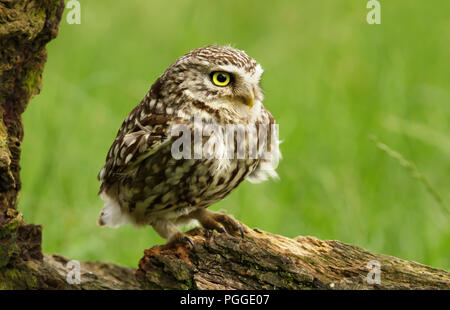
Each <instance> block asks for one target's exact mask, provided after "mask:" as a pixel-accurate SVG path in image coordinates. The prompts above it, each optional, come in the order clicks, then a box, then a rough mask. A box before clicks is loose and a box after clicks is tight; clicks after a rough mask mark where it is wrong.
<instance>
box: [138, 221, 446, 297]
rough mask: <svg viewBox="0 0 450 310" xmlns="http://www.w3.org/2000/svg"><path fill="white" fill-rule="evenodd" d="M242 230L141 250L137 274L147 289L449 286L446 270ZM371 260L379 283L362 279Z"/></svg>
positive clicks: (198, 235) (199, 234)
mask: <svg viewBox="0 0 450 310" xmlns="http://www.w3.org/2000/svg"><path fill="white" fill-rule="evenodd" d="M245 231H246V233H245V238H244V239H241V238H239V237H231V236H227V235H224V234H217V233H213V234H212V235H211V236H209V237H206V236H205V234H204V233H203V231H202V229H199V228H197V229H194V230H192V231H191V235H192V236H193V237H192V238H193V240H194V241H195V248H194V249H193V250H186V249H185V248H184V247H179V248H177V249H174V250H165V251H159V250H158V249H157V248H156V247H155V248H153V249H150V250H146V251H145V255H144V257H143V258H142V259H141V261H140V263H139V269H138V270H137V272H136V276H137V278H138V279H139V280H140V281H141V282H142V283H144V284H145V285H146V287H147V288H173V289H450V273H448V272H446V271H444V270H440V269H436V268H431V267H428V266H425V265H422V264H419V263H415V262H410V261H405V260H402V259H399V258H395V257H392V256H388V255H381V254H373V253H370V252H368V251H366V250H364V249H362V248H360V247H357V246H353V245H348V244H345V243H342V242H339V241H332V240H326V241H323V240H319V239H317V238H314V237H302V236H299V237H296V238H294V239H290V238H287V237H283V236H280V235H275V234H271V233H268V232H264V231H261V230H259V229H249V228H248V227H245ZM370 261H377V262H379V266H380V267H381V268H380V283H379V284H370V283H368V281H367V277H368V275H369V272H370V271H373V269H369V268H368V267H367V264H368V263H369V262H370ZM372 263H374V262H372ZM374 264H376V263H374ZM369 278H370V279H372V280H374V279H375V278H374V277H372V276H371V275H369ZM369 282H372V281H370V280H369ZM372 283H373V282H372Z"/></svg>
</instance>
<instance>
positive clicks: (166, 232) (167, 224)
mask: <svg viewBox="0 0 450 310" xmlns="http://www.w3.org/2000/svg"><path fill="white" fill-rule="evenodd" d="M152 227H153V229H154V230H155V231H156V232H157V233H158V234H159V235H160V236H161V237H162V238H164V239H166V240H167V242H166V243H165V244H163V245H161V246H159V248H161V249H172V248H175V247H176V246H177V245H184V246H187V247H190V248H193V247H194V241H192V239H191V238H190V237H189V236H188V235H186V234H185V233H184V232H182V231H180V230H179V229H178V227H177V226H176V225H175V224H174V223H173V222H171V221H167V220H164V219H160V220H157V221H155V222H154V223H153V224H152Z"/></svg>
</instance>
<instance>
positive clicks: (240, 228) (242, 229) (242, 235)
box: [239, 225, 244, 239]
mask: <svg viewBox="0 0 450 310" xmlns="http://www.w3.org/2000/svg"><path fill="white" fill-rule="evenodd" d="M239 232H240V233H241V238H242V239H244V228H242V226H241V225H239Z"/></svg>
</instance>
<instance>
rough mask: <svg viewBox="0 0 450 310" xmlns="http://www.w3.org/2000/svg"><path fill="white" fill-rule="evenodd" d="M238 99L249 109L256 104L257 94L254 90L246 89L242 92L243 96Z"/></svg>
mask: <svg viewBox="0 0 450 310" xmlns="http://www.w3.org/2000/svg"><path fill="white" fill-rule="evenodd" d="M238 97H239V99H240V101H241V102H242V103H243V104H245V105H247V106H248V108H249V109H251V108H252V107H253V104H254V103H255V94H254V92H253V90H251V89H246V90H245V91H243V92H242V95H240V96H238Z"/></svg>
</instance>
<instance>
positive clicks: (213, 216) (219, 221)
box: [190, 209, 244, 238]
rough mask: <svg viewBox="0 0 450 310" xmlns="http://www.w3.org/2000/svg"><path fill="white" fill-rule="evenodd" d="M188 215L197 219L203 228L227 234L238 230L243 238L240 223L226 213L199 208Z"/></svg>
mask: <svg viewBox="0 0 450 310" xmlns="http://www.w3.org/2000/svg"><path fill="white" fill-rule="evenodd" d="M190 216H192V217H193V218H195V219H197V220H198V221H199V222H200V224H201V225H202V226H203V228H205V229H211V230H212V229H214V230H216V231H217V232H219V233H225V234H227V235H231V233H233V234H235V233H236V232H239V234H240V236H241V237H242V238H244V229H243V228H242V225H241V224H240V223H239V222H238V221H237V220H235V219H233V218H231V217H230V216H228V215H225V214H222V213H216V212H212V211H208V210H205V209H201V210H197V211H195V212H193V213H192V214H191V215H190Z"/></svg>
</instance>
